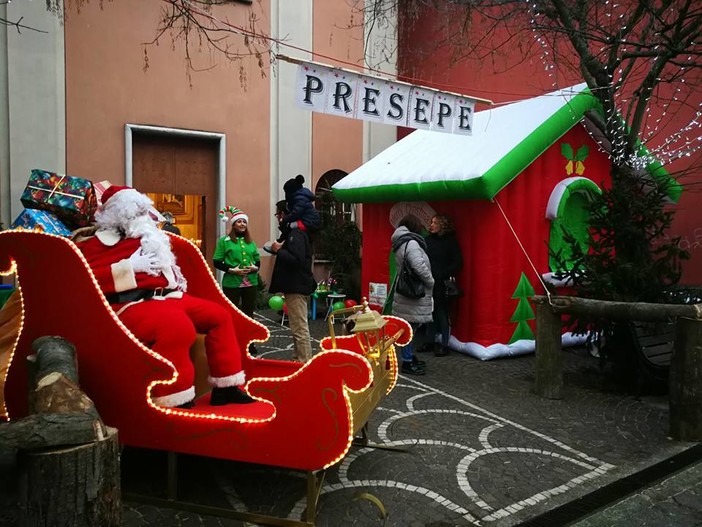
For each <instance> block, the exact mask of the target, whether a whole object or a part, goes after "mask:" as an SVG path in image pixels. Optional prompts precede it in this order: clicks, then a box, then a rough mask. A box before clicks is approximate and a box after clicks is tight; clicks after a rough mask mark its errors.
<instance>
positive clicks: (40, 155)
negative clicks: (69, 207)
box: [0, 2, 66, 226]
mask: <svg viewBox="0 0 702 527" xmlns="http://www.w3.org/2000/svg"><path fill="white" fill-rule="evenodd" d="M0 17H2V18H5V19H7V20H10V21H18V20H20V19H22V23H23V24H24V25H26V26H28V28H24V29H22V31H21V32H20V31H17V30H16V29H14V28H8V27H6V26H4V25H0V222H2V223H4V224H5V226H9V224H10V223H11V221H12V220H13V219H14V218H15V217H17V215H18V214H19V213H20V211H21V210H22V208H23V207H22V204H21V203H20V201H19V198H20V195H21V194H22V191H23V190H24V187H25V185H26V184H27V179H28V178H29V173H30V171H31V170H32V169H33V168H47V169H52V170H58V171H65V145H66V134H65V108H64V84H63V78H64V59H63V47H64V42H63V29H62V26H61V23H60V20H59V19H58V18H57V17H56V16H54V15H52V14H50V13H47V11H46V4H45V3H44V2H13V3H3V4H2V5H0ZM30 28H31V29H30Z"/></svg>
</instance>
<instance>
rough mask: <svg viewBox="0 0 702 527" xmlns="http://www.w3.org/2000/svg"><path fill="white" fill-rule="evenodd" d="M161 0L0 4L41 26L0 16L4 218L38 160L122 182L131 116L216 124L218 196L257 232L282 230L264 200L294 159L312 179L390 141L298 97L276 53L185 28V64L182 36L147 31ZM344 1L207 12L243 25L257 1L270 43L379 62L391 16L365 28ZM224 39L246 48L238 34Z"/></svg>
mask: <svg viewBox="0 0 702 527" xmlns="http://www.w3.org/2000/svg"><path fill="white" fill-rule="evenodd" d="M162 5H163V4H161V3H159V2H143V1H142V0H120V2H105V3H101V2H86V3H83V4H82V5H81V6H80V10H79V11H77V10H76V9H77V5H76V3H75V2H74V3H71V4H70V5H69V11H68V13H67V16H66V19H65V25H62V24H61V22H60V20H59V18H57V17H56V16H54V15H52V14H49V13H47V12H46V11H45V4H43V3H42V2H14V3H12V4H9V5H8V4H2V5H0V9H1V10H2V11H1V12H2V13H3V14H5V12H7V18H9V19H13V17H14V18H19V17H24V20H25V21H30V20H31V22H32V25H36V26H37V27H39V28H40V29H42V30H45V31H46V33H38V32H37V33H33V32H29V31H24V32H23V33H22V34H21V35H15V34H11V33H12V32H8V31H7V29H6V28H5V27H4V26H3V27H2V28H0V123H2V124H3V126H1V127H0V221H3V223H9V222H10V221H11V218H12V217H14V216H16V215H17V214H18V213H19V212H20V211H21V209H22V206H21V204H20V202H19V196H20V195H21V192H22V190H23V188H24V185H25V183H26V180H27V177H28V175H29V170H30V169H31V168H34V167H41V168H45V169H47V170H54V171H58V172H64V173H68V174H70V175H75V176H80V177H85V178H88V179H91V180H94V181H101V180H109V181H110V182H112V183H114V184H124V183H125V182H128V180H129V175H128V174H129V173H130V167H129V163H128V159H129V145H128V144H127V142H128V141H126V139H128V135H129V133H128V132H125V127H126V125H128V124H129V125H136V126H137V127H141V128H143V127H157V128H159V129H166V130H173V131H177V132H186V133H187V132H190V131H196V132H206V133H208V134H214V135H216V134H219V135H221V136H223V137H224V138H225V141H224V143H223V144H224V145H225V149H224V152H223V157H222V159H223V170H222V172H223V180H222V187H223V196H224V197H223V198H222V204H233V205H236V206H239V207H241V208H243V209H244V210H245V211H246V212H247V213H248V214H249V216H250V219H251V221H250V225H251V231H252V234H253V236H254V239H255V240H256V241H257V242H258V243H259V245H263V243H264V242H266V241H267V240H269V239H271V238H272V237H274V236H276V235H277V226H276V225H275V223H274V220H273V215H272V212H273V203H274V202H275V201H276V200H278V199H280V198H282V197H283V192H282V186H283V184H284V182H285V181H286V180H288V179H289V178H291V177H294V176H295V175H296V174H298V173H301V174H303V175H305V178H306V181H307V183H306V184H307V185H308V186H310V187H311V188H314V186H315V184H316V182H317V181H318V179H319V178H320V177H321V176H322V175H323V174H324V173H325V172H327V171H328V170H332V169H340V170H343V171H346V172H350V171H352V170H354V169H355V168H357V167H358V166H360V164H362V163H363V161H364V160H366V159H368V158H370V157H371V156H372V155H374V154H375V153H378V152H380V151H381V150H383V149H384V148H385V147H386V146H388V145H389V144H391V143H392V142H394V141H395V137H396V130H395V128H394V127H390V126H384V125H375V124H373V125H370V124H368V123H363V122H361V121H354V120H348V119H341V118H335V117H330V116H325V115H316V114H312V113H309V112H305V111H302V110H300V109H298V108H297V107H296V106H295V104H294V100H295V99H294V93H293V90H294V86H295V82H294V80H295V74H296V66H295V65H293V64H290V63H288V62H285V61H282V60H280V61H277V62H276V63H275V64H273V65H271V64H269V63H268V55H265V54H264V56H263V68H260V67H259V64H258V59H257V58H250V59H244V60H242V61H240V62H237V63H228V62H227V61H226V60H225V59H224V58H223V57H222V55H221V54H219V53H217V52H215V51H212V50H211V49H209V48H207V46H205V45H202V46H200V45H199V42H198V40H197V37H196V36H195V35H193V36H192V37H191V48H190V50H189V52H190V60H191V61H192V65H193V70H192V71H190V72H189V71H188V69H187V67H186V58H185V57H186V56H185V47H184V43H183V41H182V40H175V39H173V37H172V35H171V34H170V33H168V32H166V33H164V34H163V35H161V36H160V38H159V41H158V43H157V44H152V45H149V44H148V43H150V42H152V41H153V39H154V38H155V36H156V28H157V26H158V24H159V17H160V14H161V9H162ZM352 9H353V8H352V7H351V5H350V4H349V3H348V2H328V1H325V0H324V1H323V0H317V1H314V0H296V1H295V2H289V1H285V0H261V1H258V2H254V3H253V4H251V5H247V4H245V3H236V2H232V3H227V4H226V5H223V6H219V7H217V8H215V10H214V11H213V14H214V15H215V16H216V17H218V18H220V19H221V20H224V19H226V20H228V21H229V22H231V23H233V24H236V25H240V26H243V27H247V26H248V24H249V16H250V15H251V14H252V13H253V14H254V15H255V17H256V18H257V19H258V24H259V30H260V31H262V33H263V34H270V35H271V36H272V37H274V38H279V39H281V41H282V42H283V43H284V44H289V45H291V46H293V47H291V46H287V45H280V46H278V47H277V49H276V51H278V52H280V53H283V54H286V55H290V56H293V57H296V58H301V59H313V60H319V61H320V62H326V63H333V64H338V65H343V66H345V67H349V68H352V69H358V70H361V69H363V67H364V65H365V64H366V63H369V64H370V63H373V64H379V62H378V61H376V59H374V57H373V55H372V53H371V54H369V55H368V56H367V57H364V53H363V46H364V41H374V40H378V39H384V38H386V36H387V35H390V38H395V37H394V34H393V31H394V29H391V28H382V29H381V30H380V31H379V30H377V29H376V30H374V33H373V34H368V35H365V37H364V27H363V17H362V16H361V15H360V13H358V12H355V13H354V12H352ZM230 42H231V43H232V44H233V45H239V46H240V47H242V48H243V46H241V38H240V37H236V36H234V37H230ZM304 50H313V51H314V54H312V53H306V52H305V51H304ZM385 59H386V57H383V60H384V62H383V64H382V68H383V73H385V74H388V75H392V74H393V72H394V68H395V64H394V56H391V57H390V58H389V60H385ZM374 61H375V62H374ZM141 128H140V129H141ZM223 228H224V225H223V224H222V225H220V231H221V232H223ZM206 256H207V257H209V255H206ZM264 260H265V261H264V266H265V265H268V262H267V261H268V260H269V258H267V257H264Z"/></svg>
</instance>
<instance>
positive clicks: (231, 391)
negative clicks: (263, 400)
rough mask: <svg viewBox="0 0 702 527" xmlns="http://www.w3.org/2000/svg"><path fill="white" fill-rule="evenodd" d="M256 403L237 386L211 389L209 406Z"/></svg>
mask: <svg viewBox="0 0 702 527" xmlns="http://www.w3.org/2000/svg"><path fill="white" fill-rule="evenodd" d="M253 402H256V399H252V398H251V397H249V396H248V395H247V394H246V393H245V392H244V391H243V390H242V389H241V388H239V387H238V386H227V387H226V388H212V394H211V395H210V405H212V406H222V405H224V404H248V403H253Z"/></svg>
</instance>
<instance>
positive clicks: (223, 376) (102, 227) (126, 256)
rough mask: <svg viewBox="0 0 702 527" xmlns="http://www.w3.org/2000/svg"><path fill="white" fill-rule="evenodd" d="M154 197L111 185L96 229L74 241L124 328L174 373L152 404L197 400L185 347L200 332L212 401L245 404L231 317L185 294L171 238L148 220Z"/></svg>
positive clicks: (184, 404) (184, 405) (181, 404)
mask: <svg viewBox="0 0 702 527" xmlns="http://www.w3.org/2000/svg"><path fill="white" fill-rule="evenodd" d="M152 205H153V203H152V201H151V200H150V199H149V198H148V197H147V196H145V195H144V194H141V193H139V192H137V191H136V190H134V189H133V188H129V187H120V186H111V187H108V188H107V190H105V192H104V194H103V196H102V205H100V207H99V208H98V211H97V212H96V214H95V222H96V224H97V231H96V233H95V235H94V236H92V237H90V238H87V239H85V240H83V241H80V242H79V243H78V247H79V248H80V250H81V251H82V252H83V254H84V255H85V257H86V259H87V260H88V263H89V264H90V267H91V268H92V270H93V273H94V274H95V277H96V278H97V281H98V283H99V284H100V288H101V289H102V291H103V293H104V294H105V297H106V298H107V300H108V301H109V302H110V304H111V306H112V308H113V309H114V310H115V312H116V313H117V315H118V316H119V318H120V319H121V320H122V322H123V323H124V325H125V326H127V328H129V330H130V331H131V332H132V333H133V334H134V335H135V336H136V337H137V338H138V339H139V340H140V341H141V342H142V343H144V345H146V346H148V347H149V348H151V349H152V350H153V351H155V352H156V353H158V354H159V355H162V356H163V357H165V358H166V359H168V360H170V361H171V362H172V363H173V365H174V366H175V368H176V370H177V371H178V377H177V379H176V381H175V382H174V383H173V384H169V385H163V384H159V385H157V386H155V387H154V388H153V392H152V396H153V400H154V402H155V403H156V404H158V405H160V406H167V407H176V406H177V407H181V408H190V407H192V406H193V405H194V403H193V400H194V398H195V387H194V386H193V382H194V378H195V369H194V366H193V364H192V362H191V361H190V347H191V346H192V344H193V342H195V337H196V334H197V333H204V334H205V335H206V336H205V348H206V350H207V360H208V363H209V369H210V376H209V379H208V380H209V382H210V384H211V385H212V386H213V389H212V394H211V397H210V404H212V405H215V406H216V405H223V404H229V403H250V402H253V401H254V399H252V398H251V397H249V396H248V395H247V394H246V393H245V392H244V391H243V390H241V388H239V387H240V386H242V385H243V384H244V383H245V380H246V379H245V375H244V371H243V370H242V367H241V357H242V354H241V349H240V347H239V344H238V341H237V339H236V336H235V334H234V327H233V324H232V319H231V316H230V314H229V313H228V312H227V311H226V309H225V308H224V307H222V306H220V305H219V304H216V303H214V302H211V301H209V300H205V299H202V298H198V297H195V296H192V295H188V294H187V293H186V291H187V282H186V280H185V277H184V276H183V274H182V273H181V271H180V268H179V267H178V265H177V263H176V259H175V255H174V254H173V251H172V250H171V244H170V239H169V237H168V235H167V234H166V233H165V232H163V231H162V230H160V229H159V228H158V227H157V225H156V223H155V221H154V220H153V219H152V218H151V217H150V215H149V211H150V209H151V207H152Z"/></svg>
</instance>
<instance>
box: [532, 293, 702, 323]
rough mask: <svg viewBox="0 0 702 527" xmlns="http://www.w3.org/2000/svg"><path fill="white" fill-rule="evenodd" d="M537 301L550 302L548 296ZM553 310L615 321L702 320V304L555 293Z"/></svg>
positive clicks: (537, 298) (535, 298)
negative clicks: (598, 297)
mask: <svg viewBox="0 0 702 527" xmlns="http://www.w3.org/2000/svg"><path fill="white" fill-rule="evenodd" d="M534 302H536V303H544V302H546V303H548V298H547V297H545V296H535V297H534ZM551 310H552V311H553V312H554V313H557V314H565V313H572V314H574V315H587V316H591V317H597V318H607V319H612V320H641V321H650V322H655V321H667V320H674V319H676V318H678V317H687V318H693V319H697V320H700V319H702V304H654V303H648V302H611V301H608V300H594V299H591V298H577V297H574V296H551Z"/></svg>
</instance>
